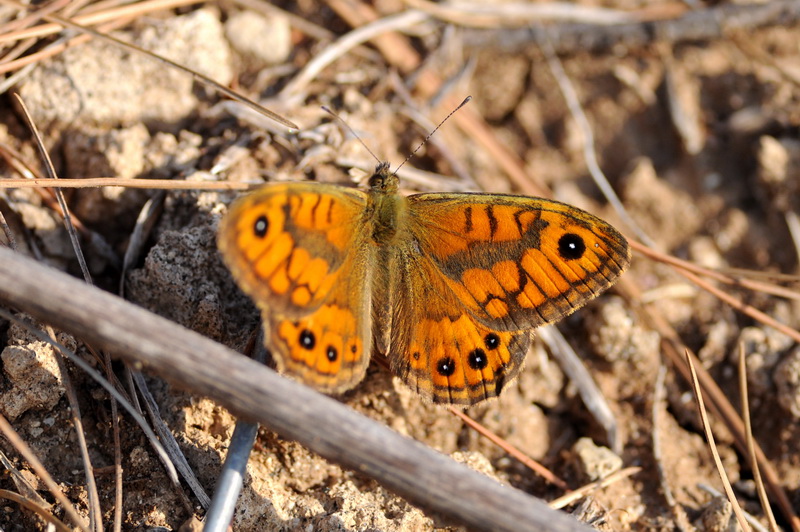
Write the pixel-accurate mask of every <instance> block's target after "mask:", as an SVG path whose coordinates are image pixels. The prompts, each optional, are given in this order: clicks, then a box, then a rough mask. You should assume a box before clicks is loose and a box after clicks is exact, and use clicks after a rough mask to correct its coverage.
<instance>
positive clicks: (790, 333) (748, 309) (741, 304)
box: [676, 269, 800, 342]
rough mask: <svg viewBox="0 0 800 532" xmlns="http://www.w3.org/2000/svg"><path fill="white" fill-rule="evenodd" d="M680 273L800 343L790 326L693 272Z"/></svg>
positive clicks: (798, 332)
mask: <svg viewBox="0 0 800 532" xmlns="http://www.w3.org/2000/svg"><path fill="white" fill-rule="evenodd" d="M676 271H677V272H678V273H680V274H681V275H683V276H684V277H686V278H687V279H689V280H690V281H692V282H693V283H694V284H696V285H697V286H699V287H700V288H702V289H703V290H705V291H706V292H709V293H711V294H713V295H714V296H716V297H717V298H718V299H721V300H722V301H723V302H725V303H727V304H728V305H729V306H731V307H733V308H734V309H736V310H738V311H739V312H741V313H743V314H746V315H748V316H750V317H751V318H753V319H754V320H756V321H758V322H761V323H763V324H764V325H768V326H769V327H772V328H773V329H775V330H776V331H779V332H781V333H783V334H785V335H786V336H788V337H789V338H791V339H792V340H794V341H795V342H800V331H797V330H796V329H793V328H791V327H789V326H788V325H784V324H783V323H780V322H779V321H778V320H776V319H775V318H773V317H772V316H770V315H768V314H766V313H765V312H762V311H761V310H759V309H757V308H755V307H753V306H751V305H748V304H747V303H744V302H743V301H741V300H739V299H737V298H735V297H733V296H732V295H730V294H728V293H727V292H724V291H723V290H720V289H719V288H717V287H716V286H714V285H712V284H709V283H708V282H706V281H705V280H704V279H701V278H700V277H698V276H697V275H695V274H693V273H692V272H689V271H686V270H681V269H677V270H676Z"/></svg>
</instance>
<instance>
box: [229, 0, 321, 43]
mask: <svg viewBox="0 0 800 532" xmlns="http://www.w3.org/2000/svg"><path fill="white" fill-rule="evenodd" d="M233 3H234V4H236V5H238V6H242V7H244V8H246V9H249V10H251V11H255V12H257V13H258V12H261V13H268V14H270V15H280V16H282V17H286V18H287V19H288V20H289V24H291V26H292V27H294V28H296V29H298V30H300V31H301V32H303V33H305V34H306V35H308V36H309V37H313V38H315V39H317V40H318V41H325V40H331V39H335V38H336V34H335V33H333V32H332V31H330V30H328V29H326V28H323V27H322V26H318V25H317V24H314V23H313V22H310V21H308V20H306V19H304V18H303V17H299V16H297V15H295V14H294V13H291V12H289V11H286V10H284V9H281V8H279V7H277V6H274V5H272V4H270V3H267V2H265V1H264V0H233Z"/></svg>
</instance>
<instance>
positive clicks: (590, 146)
mask: <svg viewBox="0 0 800 532" xmlns="http://www.w3.org/2000/svg"><path fill="white" fill-rule="evenodd" d="M541 49H542V52H543V53H544V56H545V58H546V59H547V65H548V66H549V67H550V72H551V73H552V74H553V77H554V78H555V79H556V82H557V83H558V87H559V89H561V95H562V96H563V97H564V101H565V102H566V104H567V108H568V109H569V112H570V115H571V116H572V119H573V120H574V121H575V123H576V124H577V126H578V130H579V131H580V132H581V144H582V146H583V159H584V161H585V162H586V167H587V169H588V170H589V175H591V176H592V179H593V180H594V182H595V184H596V185H597V188H599V189H600V191H601V192H602V193H603V196H605V198H606V200H607V201H608V202H609V203H610V204H611V206H612V207H613V208H614V210H615V211H616V213H617V216H619V217H620V219H621V220H622V221H623V222H624V223H625V224H626V225H627V226H628V227H629V228H630V229H631V230H632V231H633V232H634V233H635V234H636V236H637V237H638V238H639V239H640V240H641V241H642V242H645V243H646V244H647V245H649V246H650V247H655V243H654V241H653V239H652V238H650V236H649V235H648V234H647V233H645V231H644V229H642V228H641V227H639V224H638V223H636V220H634V219H633V217H632V216H631V215H630V214H628V211H627V209H625V206H624V205H622V201H621V200H620V199H619V196H617V193H616V192H615V191H614V187H612V186H611V183H609V182H608V178H606V176H605V174H604V173H603V170H602V169H601V168H600V163H599V161H598V160H597V152H596V151H595V148H594V132H593V131H592V126H591V124H590V123H589V119H588V118H587V117H586V113H584V112H583V108H582V107H581V103H580V100H579V99H578V93H577V92H576V91H575V86H574V85H573V84H572V81H571V80H570V79H569V76H567V73H566V72H565V71H564V65H562V64H561V60H560V59H559V58H558V56H557V55H556V53H555V50H553V47H552V45H551V44H550V42H549V41H545V43H544V44H543V45H542V46H541Z"/></svg>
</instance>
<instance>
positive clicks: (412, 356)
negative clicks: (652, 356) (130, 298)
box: [217, 163, 630, 406]
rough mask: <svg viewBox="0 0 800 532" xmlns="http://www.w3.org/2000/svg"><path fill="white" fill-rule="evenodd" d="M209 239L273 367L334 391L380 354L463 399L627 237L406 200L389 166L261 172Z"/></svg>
mask: <svg viewBox="0 0 800 532" xmlns="http://www.w3.org/2000/svg"><path fill="white" fill-rule="evenodd" d="M217 241H218V247H219V249H220V251H221V254H222V257H223V260H224V262H225V263H226V265H227V266H228V268H229V269H230V271H231V272H232V274H233V277H234V279H235V280H236V281H237V283H238V284H239V286H240V287H241V289H242V290H243V291H244V292H245V293H246V294H248V295H249V296H250V297H251V298H253V300H254V301H255V302H256V304H257V306H258V307H259V309H260V311H261V314H262V321H263V326H264V333H265V336H264V338H265V343H266V344H267V347H268V349H269V350H270V351H271V352H272V355H273V358H274V360H275V362H276V365H277V367H278V369H279V371H281V372H283V373H285V374H287V375H290V376H292V377H294V378H295V379H297V380H299V381H301V382H303V383H305V384H307V385H310V386H312V387H313V388H316V389H317V390H319V391H321V392H324V393H330V394H336V393H341V392H344V391H346V390H349V389H351V388H353V387H354V386H355V385H356V384H358V383H359V382H360V381H361V380H362V378H363V377H364V373H365V372H366V369H367V366H368V365H369V362H370V358H371V356H372V354H373V353H379V354H382V355H385V356H386V357H387V358H388V360H389V363H390V366H391V369H392V371H393V372H394V373H395V374H396V375H397V376H399V377H400V378H401V379H402V380H403V381H404V382H405V383H406V384H407V385H408V386H409V387H410V388H412V389H413V390H415V391H416V392H418V393H419V394H420V395H422V396H423V397H425V398H428V399H430V400H432V401H433V402H435V403H445V404H453V405H463V406H466V405H472V404H475V403H477V402H480V401H482V400H484V399H487V398H490V397H495V396H497V395H498V394H499V393H500V391H501V390H502V389H503V387H505V386H506V385H507V384H508V383H509V382H511V381H512V380H513V379H514V377H515V376H516V375H517V374H518V372H519V370H520V368H521V366H522V363H523V361H524V358H525V354H526V352H527V351H528V348H529V347H530V344H531V341H532V339H533V329H534V328H535V327H539V326H541V325H545V324H548V323H553V322H555V321H558V320H559V319H561V318H563V317H564V316H567V315H569V314H571V313H572V312H574V311H575V310H577V309H578V308H579V307H581V306H583V305H584V304H585V303H586V302H587V301H589V300H591V299H593V298H594V297H596V296H597V295H599V294H600V293H601V292H603V291H604V290H605V289H606V288H608V287H609V286H611V285H612V284H613V283H614V282H615V281H616V280H617V278H618V277H619V276H620V274H622V272H624V271H625V269H626V268H627V267H628V265H629V263H630V249H629V247H628V243H627V241H626V240H625V238H624V237H623V236H622V235H621V234H620V233H619V232H618V231H617V230H616V229H614V228H613V227H611V226H610V225H609V224H607V223H606V222H604V221H602V220H600V219H599V218H597V217H595V216H593V215H591V214H589V213H587V212H584V211H582V210H580V209H578V208H576V207H572V206H570V205H566V204H564V203H559V202H557V201H551V200H547V199H541V198H532V197H526V196H517V195H506V194H482V193H458V194H445V193H438V194H437V193H429V194H416V195H411V196H402V195H400V194H399V193H398V177H397V176H396V174H393V173H391V172H390V171H389V165H388V164H387V163H381V164H379V165H378V166H377V168H376V170H375V173H374V174H373V175H372V176H371V177H370V178H369V180H368V183H367V190H366V191H361V190H359V189H355V188H348V187H345V186H340V185H333V184H322V183H313V182H295V183H274V184H267V185H265V186H263V187H262V188H260V189H258V190H257V191H255V192H253V193H251V194H249V195H247V196H244V197H242V198H240V199H239V200H237V201H236V202H235V203H234V204H233V205H232V206H231V207H230V209H229V211H228V213H227V214H226V215H225V216H224V217H223V219H222V221H221V222H220V227H219V232H218V237H217Z"/></svg>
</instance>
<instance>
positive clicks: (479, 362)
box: [467, 347, 489, 371]
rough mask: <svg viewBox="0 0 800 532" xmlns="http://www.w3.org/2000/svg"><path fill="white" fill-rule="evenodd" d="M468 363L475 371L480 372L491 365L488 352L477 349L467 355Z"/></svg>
mask: <svg viewBox="0 0 800 532" xmlns="http://www.w3.org/2000/svg"><path fill="white" fill-rule="evenodd" d="M467 363H468V364H469V367H471V368H472V369H474V370H475V371H480V370H482V369H483V368H485V367H486V366H487V365H488V364H489V357H488V356H486V351H484V350H483V349H481V348H480V347H477V348H475V349H473V350H472V351H470V352H469V355H467Z"/></svg>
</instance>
